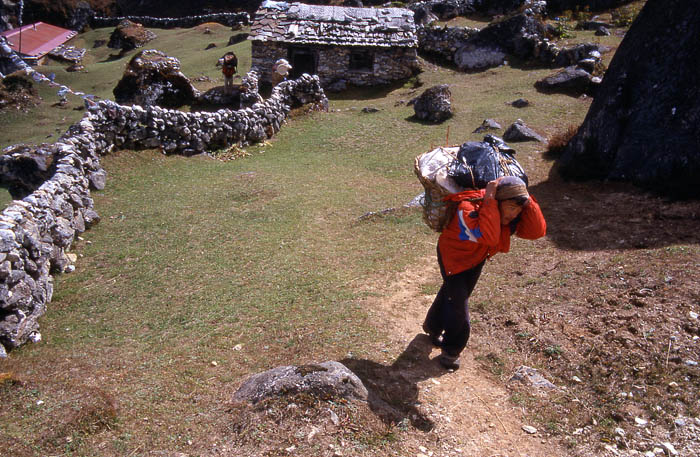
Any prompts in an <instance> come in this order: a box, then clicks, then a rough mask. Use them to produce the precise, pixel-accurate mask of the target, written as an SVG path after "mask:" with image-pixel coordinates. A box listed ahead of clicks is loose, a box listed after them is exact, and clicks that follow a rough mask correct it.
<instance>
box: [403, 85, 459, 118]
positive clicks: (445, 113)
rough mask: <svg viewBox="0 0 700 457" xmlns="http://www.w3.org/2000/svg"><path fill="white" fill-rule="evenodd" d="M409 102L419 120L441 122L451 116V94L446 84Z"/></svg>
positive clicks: (430, 89)
mask: <svg viewBox="0 0 700 457" xmlns="http://www.w3.org/2000/svg"><path fill="white" fill-rule="evenodd" d="M411 102H412V103H413V111H414V112H415V114H416V117H417V118H418V119H420V120H423V121H430V122H442V121H444V120H446V119H449V118H450V117H451V116H452V93H451V92H450V88H449V86H448V85H447V84H440V85H438V86H433V87H431V88H429V89H427V90H426V91H425V92H423V93H422V94H421V95H420V96H418V97H416V98H415V99H413V100H412V101H411Z"/></svg>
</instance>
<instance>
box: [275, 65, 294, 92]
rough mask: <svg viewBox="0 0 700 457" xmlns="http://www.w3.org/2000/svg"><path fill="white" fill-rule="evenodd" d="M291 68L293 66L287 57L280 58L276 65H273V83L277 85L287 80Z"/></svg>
mask: <svg viewBox="0 0 700 457" xmlns="http://www.w3.org/2000/svg"><path fill="white" fill-rule="evenodd" d="M291 69H292V66H291V65H290V64H289V62H287V60H286V59H279V60H278V61H277V62H275V65H274V66H273V67H272V85H273V86H276V85H277V84H279V83H281V82H282V81H285V80H286V79H287V76H288V75H289V70H291Z"/></svg>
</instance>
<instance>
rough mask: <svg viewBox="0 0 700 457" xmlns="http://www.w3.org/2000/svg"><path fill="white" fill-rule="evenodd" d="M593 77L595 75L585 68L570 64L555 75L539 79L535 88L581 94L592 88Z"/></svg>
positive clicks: (544, 90)
mask: <svg viewBox="0 0 700 457" xmlns="http://www.w3.org/2000/svg"><path fill="white" fill-rule="evenodd" d="M592 78H593V76H591V74H590V73H588V72H587V71H586V70H584V69H583V68H579V67H577V66H569V67H566V68H565V69H563V70H561V71H559V72H557V73H555V74H554V75H551V76H547V77H546V78H544V79H541V80H539V81H537V82H536V83H535V88H537V89H538V90H540V91H542V92H561V93H567V94H572V95H581V94H585V93H587V92H588V91H589V90H590V88H591V79H592Z"/></svg>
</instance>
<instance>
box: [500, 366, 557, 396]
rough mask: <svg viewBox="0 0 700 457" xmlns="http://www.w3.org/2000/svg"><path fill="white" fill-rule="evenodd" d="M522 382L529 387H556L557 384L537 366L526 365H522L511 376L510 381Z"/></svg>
mask: <svg viewBox="0 0 700 457" xmlns="http://www.w3.org/2000/svg"><path fill="white" fill-rule="evenodd" d="M516 382H517V383H520V384H523V385H525V386H528V387H535V388H537V389H546V390H550V389H556V388H557V386H555V385H554V384H552V383H551V382H549V381H548V380H547V379H546V378H545V377H544V376H542V375H541V374H540V372H539V371H537V370H536V369H535V368H530V367H528V366H525V365H521V366H520V367H518V369H517V370H515V373H513V376H511V377H510V379H509V380H508V383H516Z"/></svg>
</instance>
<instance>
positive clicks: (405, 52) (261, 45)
mask: <svg viewBox="0 0 700 457" xmlns="http://www.w3.org/2000/svg"><path fill="white" fill-rule="evenodd" d="M304 48H305V49H308V50H309V51H311V52H312V53H313V54H314V55H315V59H316V62H317V72H316V73H317V75H318V77H319V79H320V81H321V85H322V86H323V87H327V86H329V85H330V84H332V83H334V82H336V81H339V80H344V81H345V82H346V83H348V84H353V85H356V86H371V85H377V84H387V83H390V82H392V81H397V80H401V79H406V78H410V77H411V76H413V75H414V74H415V73H417V71H418V68H419V67H418V65H419V64H418V58H417V52H416V49H415V48H405V47H403V48H402V47H396V48H380V47H375V48H361V47H357V46H353V47H349V46H348V47H341V46H305V47H304ZM356 50H360V51H369V52H370V53H372V54H373V56H374V64H373V68H371V69H365V70H351V69H350V54H351V53H352V52H353V51H356ZM278 59H289V55H288V45H286V44H284V43H280V42H276V41H270V42H260V41H253V43H252V65H251V66H252V68H254V69H255V70H256V71H257V72H258V73H260V75H261V78H260V79H261V81H266V82H270V80H271V75H272V67H273V65H274V64H275V62H276V61H277V60H278ZM290 63H291V64H292V65H294V62H291V61H290ZM292 71H293V70H292Z"/></svg>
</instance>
